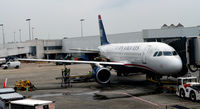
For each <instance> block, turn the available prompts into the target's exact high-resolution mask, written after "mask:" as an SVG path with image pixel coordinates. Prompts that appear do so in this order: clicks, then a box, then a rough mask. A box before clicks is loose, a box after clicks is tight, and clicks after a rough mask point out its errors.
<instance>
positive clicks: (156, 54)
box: [153, 51, 178, 57]
mask: <svg viewBox="0 0 200 109" xmlns="http://www.w3.org/2000/svg"><path fill="white" fill-rule="evenodd" d="M162 55H163V56H175V55H178V53H177V52H176V51H156V52H155V53H154V55H153V56H154V57H156V56H162Z"/></svg>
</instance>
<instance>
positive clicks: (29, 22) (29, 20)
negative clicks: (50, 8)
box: [26, 19, 31, 40]
mask: <svg viewBox="0 0 200 109" xmlns="http://www.w3.org/2000/svg"><path fill="white" fill-rule="evenodd" d="M26 21H28V24H29V40H31V19H26Z"/></svg>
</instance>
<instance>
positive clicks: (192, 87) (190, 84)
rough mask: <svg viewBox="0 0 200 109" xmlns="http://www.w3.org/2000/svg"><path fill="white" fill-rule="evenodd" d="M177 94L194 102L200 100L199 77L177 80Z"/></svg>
mask: <svg viewBox="0 0 200 109" xmlns="http://www.w3.org/2000/svg"><path fill="white" fill-rule="evenodd" d="M177 80H178V82H177V89H176V94H177V95H178V96H180V97H181V98H190V99H191V100H192V101H196V100H200V83H199V82H198V79H197V77H179V78H177Z"/></svg>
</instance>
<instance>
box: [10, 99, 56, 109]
mask: <svg viewBox="0 0 200 109" xmlns="http://www.w3.org/2000/svg"><path fill="white" fill-rule="evenodd" d="M9 109H55V102H54V101H46V100H35V99H23V100H16V101H11V102H10V104H9Z"/></svg>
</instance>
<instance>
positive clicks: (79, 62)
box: [17, 59, 125, 65]
mask: <svg viewBox="0 0 200 109" xmlns="http://www.w3.org/2000/svg"><path fill="white" fill-rule="evenodd" d="M17 60H19V61H35V62H64V63H77V64H99V65H124V64H125V63H123V62H100V61H75V60H48V59H17Z"/></svg>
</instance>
